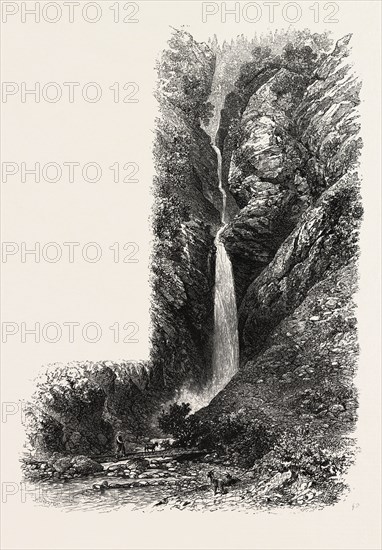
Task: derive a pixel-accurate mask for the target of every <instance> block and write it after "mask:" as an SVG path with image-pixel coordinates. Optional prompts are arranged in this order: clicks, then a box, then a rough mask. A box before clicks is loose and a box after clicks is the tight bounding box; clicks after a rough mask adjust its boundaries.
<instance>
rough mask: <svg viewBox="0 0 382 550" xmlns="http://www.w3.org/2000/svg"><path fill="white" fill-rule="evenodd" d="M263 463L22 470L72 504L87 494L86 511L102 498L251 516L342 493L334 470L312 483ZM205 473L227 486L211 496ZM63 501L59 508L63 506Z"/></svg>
mask: <svg viewBox="0 0 382 550" xmlns="http://www.w3.org/2000/svg"><path fill="white" fill-rule="evenodd" d="M268 462H269V460H268ZM264 465H265V461H263V467H260V464H259V463H258V464H257V465H256V467H255V468H251V469H243V468H239V467H232V466H231V465H229V464H228V463H227V462H224V459H223V458H221V457H218V456H217V455H216V454H210V455H206V456H205V457H204V458H203V459H200V460H197V461H196V460H194V461H180V462H179V461H177V460H175V459H174V458H172V457H171V456H168V457H166V456H163V457H155V458H146V459H129V460H122V461H118V462H107V463H103V464H99V463H96V462H95V461H92V460H91V459H89V458H86V457H74V458H70V457H61V458H58V459H56V460H54V458H53V459H51V460H50V462H49V461H47V462H39V464H37V462H36V461H35V462H34V463H32V462H31V461H30V462H29V463H28V464H26V466H25V469H26V474H27V475H28V478H29V479H34V480H35V481H38V483H39V484H40V485H41V484H42V485H43V486H45V487H46V486H49V488H50V490H52V491H53V492H54V491H56V492H57V493H58V494H59V492H60V491H63V493H62V494H63V495H64V493H65V490H67V492H68V494H69V493H70V492H71V491H72V492H73V488H75V491H74V492H75V495H74V496H73V494H72V495H71V496H72V498H71V501H72V502H71V504H73V503H77V504H76V505H78V506H81V503H82V497H84V498H85V499H88V500H89V496H90V497H91V507H98V506H99V504H100V503H101V504H102V500H103V502H104V503H105V497H106V499H107V498H110V499H111V500H112V503H113V506H115V503H116V502H118V501H119V504H120V505H122V506H123V505H124V504H125V503H129V504H132V503H133V504H134V505H135V507H136V508H137V509H146V510H147V509H149V510H153V511H154V510H157V511H160V510H164V509H168V508H176V509H180V510H185V509H187V510H206V509H208V510H210V511H213V510H237V511H239V510H240V511H247V512H251V511H252V512H253V511H255V510H258V509H262V508H265V509H269V508H272V507H274V506H287V507H303V508H306V507H309V508H311V507H321V506H323V505H325V504H333V503H335V502H336V501H338V499H339V498H340V497H341V495H343V493H344V490H345V485H344V483H343V480H342V478H341V475H340V472H339V471H336V470H333V471H331V472H329V475H328V477H327V480H326V482H325V483H323V484H317V483H315V482H314V481H313V480H312V479H310V478H308V477H306V476H302V475H300V474H296V473H294V472H293V470H292V469H288V467H287V465H286V467H285V470H284V471H282V472H281V471H278V472H277V471H275V470H272V468H271V467H269V468H265V467H264ZM85 471H86V472H87V473H85ZM210 471H213V472H214V475H215V476H216V477H217V478H221V479H226V478H227V474H230V476H231V482H230V484H228V485H225V486H224V487H223V490H222V491H221V490H220V491H218V492H217V493H216V494H215V492H214V490H213V487H212V485H211V483H210V480H209V478H208V472H210ZM73 483H74V484H75V485H73V486H72V484H73ZM66 497H67V495H66V496H65V498H64V497H63V499H62V505H65V504H67V501H68V498H66ZM98 501H100V502H98ZM58 504H60V503H58Z"/></svg>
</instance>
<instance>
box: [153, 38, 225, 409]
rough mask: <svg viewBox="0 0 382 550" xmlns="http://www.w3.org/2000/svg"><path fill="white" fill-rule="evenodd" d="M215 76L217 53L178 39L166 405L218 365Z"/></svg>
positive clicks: (169, 88)
mask: <svg viewBox="0 0 382 550" xmlns="http://www.w3.org/2000/svg"><path fill="white" fill-rule="evenodd" d="M214 69H215V58H214V56H213V54H212V52H211V51H210V50H209V49H208V48H207V47H206V46H205V45H203V44H197V43H196V42H195V41H194V40H193V39H192V37H191V36H190V35H189V34H188V33H185V32H177V33H175V34H174V36H173V38H172V39H171V41H170V48H169V50H166V51H165V52H163V55H162V59H161V61H160V64H159V76H160V80H159V82H160V84H159V89H158V94H157V97H158V101H159V107H160V111H161V118H160V119H159V120H158V122H157V140H156V147H155V150H154V155H155V161H156V171H157V178H156V181H155V187H154V196H155V211H154V220H153V221H154V235H155V240H154V250H153V257H152V270H153V277H152V283H153V297H152V352H151V360H152V365H153V368H154V369H155V370H156V371H157V372H160V373H161V376H162V379H163V387H162V391H163V398H165V397H166V395H165V394H166V393H167V394H169V393H171V391H172V390H173V389H174V388H179V387H180V386H181V385H182V383H183V382H186V381H187V382H190V383H191V385H192V383H193V382H194V383H195V384H196V385H201V384H203V382H205V380H206V377H208V374H209V369H210V365H211V357H212V349H211V334H212V330H213V285H214V248H213V238H214V234H215V233H216V230H217V228H218V226H219V225H220V213H219V208H220V205H221V194H220V193H219V190H218V176H217V157H216V153H215V151H214V150H213V148H212V146H211V140H210V138H209V136H208V135H207V134H206V132H205V131H204V130H203V129H202V127H201V123H203V122H205V123H206V122H208V119H209V116H210V113H211V106H210V105H209V104H208V102H207V99H208V97H209V94H210V91H211V85H212V78H213V74H214Z"/></svg>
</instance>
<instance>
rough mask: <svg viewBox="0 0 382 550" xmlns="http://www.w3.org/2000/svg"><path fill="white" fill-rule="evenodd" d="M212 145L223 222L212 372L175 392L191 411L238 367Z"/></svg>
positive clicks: (229, 272) (233, 308)
mask: <svg viewBox="0 0 382 550" xmlns="http://www.w3.org/2000/svg"><path fill="white" fill-rule="evenodd" d="M213 149H214V150H215V152H216V155H217V158H218V178H219V190H220V192H221V195H222V211H221V223H222V225H221V227H220V229H219V230H218V232H217V233H216V237H215V246H216V267H215V291H214V293H215V295H214V335H213V355H212V374H211V379H210V382H209V383H208V384H207V385H206V386H204V387H203V388H202V389H201V390H199V392H195V391H192V390H188V389H183V390H181V391H180V392H179V394H178V396H177V402H178V403H179V402H186V403H190V405H191V408H192V411H193V412H195V411H197V410H199V409H201V408H202V407H205V406H207V405H208V404H209V403H210V402H211V401H212V399H213V398H214V397H215V396H216V395H217V394H218V393H219V392H220V391H221V390H222V389H223V388H224V387H225V386H226V385H227V384H228V382H229V381H230V380H231V378H232V377H233V376H234V374H235V373H236V372H237V370H238V368H239V336H238V329H237V308H236V296H235V285H234V279H233V272H232V265H231V260H230V259H229V256H228V254H227V251H226V249H225V247H224V244H223V243H222V242H221V240H220V235H221V234H222V232H223V230H224V228H225V226H226V225H227V216H226V207H227V195H226V192H225V190H224V188H223V182H222V157H221V152H220V149H219V148H218V147H217V146H216V145H213Z"/></svg>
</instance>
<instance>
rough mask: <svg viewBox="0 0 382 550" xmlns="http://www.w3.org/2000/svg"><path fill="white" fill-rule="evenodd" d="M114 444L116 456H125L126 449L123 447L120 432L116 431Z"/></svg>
mask: <svg viewBox="0 0 382 550" xmlns="http://www.w3.org/2000/svg"><path fill="white" fill-rule="evenodd" d="M115 444H116V448H117V452H116V457H117V458H121V457H123V456H125V454H126V449H125V443H124V441H123V437H122V434H121V432H118V433H117V436H116V438H115Z"/></svg>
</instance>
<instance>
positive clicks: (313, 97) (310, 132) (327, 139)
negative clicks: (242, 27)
mask: <svg viewBox="0 0 382 550" xmlns="http://www.w3.org/2000/svg"><path fill="white" fill-rule="evenodd" d="M349 40H350V35H348V36H346V37H344V38H343V39H342V40H340V41H338V43H337V45H336V47H335V49H334V50H333V52H332V53H331V54H329V55H328V54H324V53H319V50H317V52H316V54H314V55H313V54H312V53H310V54H309V55H308V54H307V53H306V52H305V53H304V56H303V58H302V59H301V57H300V56H296V54H295V52H294V51H293V48H292V47H290V46H289V50H288V47H287V48H286V49H285V50H286V52H287V53H284V55H283V56H282V57H281V59H278V58H271V59H270V60H268V61H267V60H265V61H263V62H264V63H265V62H267V63H268V65H269V64H270V63H271V62H272V64H273V66H274V65H275V64H279V65H280V68H279V69H273V70H272V74H271V75H270V76H269V78H268V79H267V81H266V82H264V83H262V84H261V86H260V87H258V88H257V90H256V92H255V93H253V94H252V95H251V97H250V99H249V100H248V101H247V104H246V108H245V109H244V111H243V113H242V115H241V117H240V119H239V121H237V120H234V121H231V124H230V126H229V128H228V135H227V137H226V138H225V141H224V143H223V147H224V153H223V156H224V157H225V158H226V163H229V169H228V175H227V184H228V186H229V189H230V191H231V193H232V194H233V196H234V197H235V199H236V201H237V203H238V204H239V205H240V206H241V208H242V210H241V212H240V214H239V216H238V217H237V218H236V219H235V220H234V221H233V222H232V224H231V225H230V226H229V227H228V228H227V229H226V231H225V233H224V234H223V240H224V242H225V245H226V247H227V250H228V251H229V254H230V256H231V258H232V260H233V264H234V275H235V282H236V288H237V295H238V301H239V303H240V301H241V299H242V297H243V296H244V293H245V291H246V289H247V288H248V286H249V284H250V282H251V281H252V280H253V279H254V278H255V277H256V276H257V275H259V273H260V272H261V270H262V269H263V268H264V267H265V265H267V264H268V263H269V261H270V259H271V258H272V257H273V255H274V254H275V252H276V250H277V248H278V247H279V245H280V244H281V242H282V241H283V240H284V239H285V238H286V237H287V236H288V234H289V233H290V232H291V231H292V229H293V228H294V227H295V226H296V224H297V223H298V221H299V220H300V218H301V215H302V214H303V212H304V211H305V210H306V209H307V208H308V207H309V206H310V205H311V204H313V202H314V201H315V200H317V198H318V197H319V196H320V195H321V193H322V192H323V190H324V189H326V188H327V187H329V186H330V185H332V184H333V183H334V182H336V181H337V180H338V179H339V178H340V177H341V176H342V175H344V174H346V173H347V172H348V171H349V169H350V168H351V167H352V165H354V163H355V162H356V160H357V156H358V153H359V149H360V145H361V144H360V139H359V137H358V136H357V131H358V129H359V123H358V120H357V113H356V111H355V106H356V105H357V104H358V103H359V98H358V93H359V87H360V85H359V82H358V81H357V79H356V78H355V76H354V75H353V73H352V71H351V66H350V65H349V62H348V56H349V51H348V47H347V44H348V43H349ZM288 52H289V54H288ZM287 54H288V55H287ZM292 54H293V55H292ZM296 59H297V61H296ZM257 78H258V77H257V76H255V77H254V80H256V79H257ZM252 87H253V81H251V84H250V89H252ZM246 88H248V86H247V87H246ZM244 95H245V94H244ZM227 143H228V144H232V143H233V144H234V145H235V146H234V148H232V147H230V146H228V150H227V148H226V144H227Z"/></svg>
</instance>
